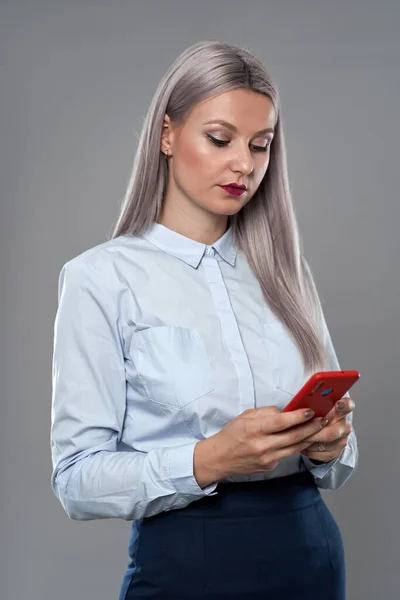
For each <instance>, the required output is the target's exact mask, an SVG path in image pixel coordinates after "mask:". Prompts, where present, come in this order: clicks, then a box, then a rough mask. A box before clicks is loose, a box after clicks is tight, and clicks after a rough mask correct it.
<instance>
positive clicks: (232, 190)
mask: <svg viewBox="0 0 400 600" xmlns="http://www.w3.org/2000/svg"><path fill="white" fill-rule="evenodd" d="M219 187H221V188H222V189H223V190H225V191H226V192H228V194H231V196H241V195H242V194H243V193H244V192H245V191H246V189H247V188H246V186H245V185H238V184H237V183H229V184H228V185H220V186H219Z"/></svg>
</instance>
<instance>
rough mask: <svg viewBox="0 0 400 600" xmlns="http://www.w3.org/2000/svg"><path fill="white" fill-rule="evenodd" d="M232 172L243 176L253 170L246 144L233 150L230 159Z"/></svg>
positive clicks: (251, 158) (250, 155)
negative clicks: (238, 172) (237, 172)
mask: <svg viewBox="0 0 400 600" xmlns="http://www.w3.org/2000/svg"><path fill="white" fill-rule="evenodd" d="M231 168H232V171H240V173H243V174H244V175H249V174H250V173H252V171H253V169H254V162H253V156H252V154H251V151H250V148H249V147H248V145H247V144H243V145H241V146H239V145H238V146H237V147H236V148H235V149H234V150H233V156H232V159H231Z"/></svg>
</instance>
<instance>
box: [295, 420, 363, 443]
mask: <svg viewBox="0 0 400 600" xmlns="http://www.w3.org/2000/svg"><path fill="white" fill-rule="evenodd" d="M352 429H353V428H352V425H351V423H349V422H348V421H345V422H341V421H340V422H339V423H331V424H330V425H327V426H326V427H324V429H323V430H322V431H319V432H318V433H316V434H314V435H311V436H310V437H309V438H307V440H304V441H308V442H311V443H314V444H315V443H317V444H318V443H319V442H323V443H325V444H328V443H335V442H338V441H339V440H341V439H343V438H346V439H347V438H348V437H349V435H350V433H351V431H352Z"/></svg>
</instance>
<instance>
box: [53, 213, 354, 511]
mask: <svg viewBox="0 0 400 600" xmlns="http://www.w3.org/2000/svg"><path fill="white" fill-rule="evenodd" d="M232 240H233V238H232V230H231V229H228V231H227V232H226V233H225V234H224V235H223V236H222V237H221V238H220V239H219V240H218V241H217V242H215V244H212V245H211V246H207V245H205V244H202V243H200V242H197V241H195V240H192V239H189V238H187V237H185V236H183V235H180V234H178V233H176V232H174V231H172V230H170V229H168V228H166V227H165V226H163V225H161V224H159V223H154V224H153V225H151V227H150V228H149V229H148V230H147V231H146V233H145V234H144V235H143V236H131V235H127V236H120V237H118V238H116V239H113V240H109V241H106V242H104V243H102V244H99V245H97V246H95V247H93V248H90V249H89V250H87V251H85V252H83V253H82V254H80V255H79V256H76V257H75V258H73V259H72V260H70V261H68V262H67V263H66V264H65V265H64V266H63V267H62V269H61V273H60V278H59V295H58V311H57V315H56V319H55V326H54V354H53V379H52V386H53V388H52V389H53V394H52V422H51V450H52V460H53V473H52V478H51V483H52V487H53V490H54V493H55V494H56V496H57V497H58V498H59V500H60V501H61V503H62V505H63V507H64V509H65V511H66V512H67V514H68V515H69V517H70V518H72V519H80V520H89V519H101V518H109V517H118V518H122V519H126V520H134V519H140V518H142V517H149V516H152V515H155V514H157V513H160V512H163V511H168V510H174V509H178V508H183V507H185V506H187V505H188V504H189V503H191V502H193V501H195V500H198V499H200V498H202V497H203V496H206V495H210V494H217V493H218V490H217V489H216V488H217V483H218V482H215V483H213V484H211V485H209V486H207V487H205V488H200V487H199V485H198V483H197V481H196V479H195V477H194V475H193V453H194V447H195V445H196V443H197V442H198V441H199V440H202V439H204V438H206V437H209V436H211V435H213V434H215V433H217V432H218V431H219V430H220V429H221V428H222V427H224V425H226V424H227V423H228V422H229V421H231V420H232V419H234V418H235V417H236V416H238V415H239V414H240V413H242V412H243V411H244V410H246V409H248V408H258V407H262V406H269V405H275V406H277V407H279V408H283V407H284V406H285V405H286V404H287V403H288V402H289V400H290V399H291V398H292V397H293V395H294V394H295V393H296V392H297V391H298V390H299V388H300V387H301V386H302V385H303V383H305V381H306V379H307V377H305V375H304V370H303V363H302V359H301V355H300V352H299V350H298V348H297V346H296V345H295V343H294V341H293V340H292V338H291V336H290V335H289V333H288V332H287V330H286V329H285V328H284V326H283V324H282V322H281V321H280V320H278V319H277V318H276V317H275V315H274V314H273V313H272V312H271V310H270V309H269V307H268V305H267V304H266V302H265V300H264V297H263V295H262V292H261V288H260V286H259V283H258V281H257V279H256V277H255V276H254V274H253V272H252V271H251V269H250V267H249V265H248V263H247V260H246V258H245V255H244V253H243V252H242V251H241V250H240V249H238V248H237V247H235V245H234V244H233V241H232ZM322 316H323V315H322ZM322 321H323V324H324V332H323V336H324V340H325V344H326V347H327V350H328V353H329V357H330V363H331V368H332V369H333V370H339V369H340V367H339V364H338V361H337V358H336V354H335V351H334V348H333V345H332V341H331V337H330V335H329V331H328V329H327V326H326V321H325V318H323V319H322ZM347 395H348V394H347ZM348 418H349V420H350V421H352V415H349V417H348ZM212 460H213V457H212V456H210V461H212ZM357 460H358V451H357V441H356V436H355V433H354V431H353V432H352V433H351V435H350V437H349V441H348V444H347V446H346V447H345V449H344V450H343V452H342V454H341V455H340V457H339V458H338V459H336V460H334V461H331V462H329V463H327V464H324V465H321V466H315V464H313V463H312V462H311V461H310V460H309V459H308V458H306V457H305V456H303V455H301V454H296V455H294V456H291V457H288V458H286V459H284V460H282V461H281V462H280V463H279V465H278V466H277V468H276V469H275V470H274V471H272V472H269V473H261V474H253V475H240V476H239V475H237V476H232V477H228V478H226V479H223V480H220V481H250V480H259V479H269V478H274V477H283V476H287V475H290V474H292V473H296V472H298V471H304V470H306V469H308V470H309V471H310V472H311V473H312V475H313V476H314V478H315V481H316V483H317V485H318V487H320V488H325V489H338V488H339V487H341V486H342V485H343V484H344V482H345V481H346V480H347V479H348V478H349V476H350V475H351V474H352V472H353V471H354V469H355V467H356V463H357Z"/></svg>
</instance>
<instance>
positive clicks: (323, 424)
mask: <svg viewBox="0 0 400 600" xmlns="http://www.w3.org/2000/svg"><path fill="white" fill-rule="evenodd" d="M328 423H329V419H321V427H325V426H326V425H328Z"/></svg>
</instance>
